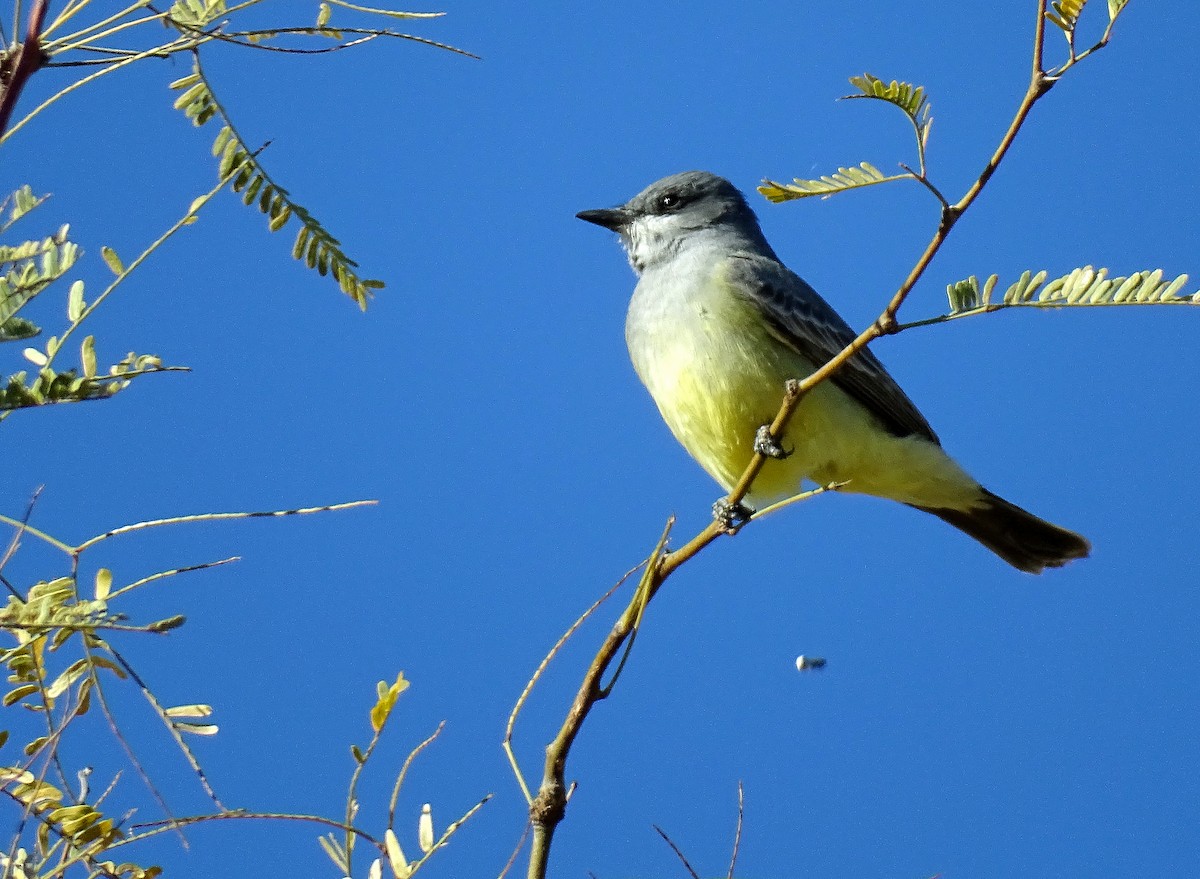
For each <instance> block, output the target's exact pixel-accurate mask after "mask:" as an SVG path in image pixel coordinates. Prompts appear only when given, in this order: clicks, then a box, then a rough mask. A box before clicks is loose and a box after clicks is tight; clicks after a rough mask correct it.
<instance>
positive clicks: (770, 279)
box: [729, 253, 938, 443]
mask: <svg viewBox="0 0 1200 879" xmlns="http://www.w3.org/2000/svg"><path fill="white" fill-rule="evenodd" d="M729 272H730V274H729V280H730V282H731V284H732V287H733V289H734V290H735V291H736V292H737V294H738V295H742V296H745V297H747V298H748V299H750V301H751V302H753V303H754V304H755V305H756V306H757V307H758V308H759V309H760V310H761V311H762V313H763V316H764V317H765V318H766V320H767V324H768V326H769V327H770V328H771V330H772V332H773V333H774V334H775V335H776V336H777V337H778V338H779V340H780V341H782V342H784V343H785V344H787V345H790V346H791V347H792V348H794V349H795V350H796V351H797V352H798V353H799V354H800V355H801V356H802V357H804V358H805V359H806V360H811V361H812V362H813V363H815V364H816V365H817V366H821V365H823V364H825V363H827V362H829V360H831V359H832V358H833V357H834V356H835V355H836V354H837V353H838V352H839V351H841V350H842V349H843V348H845V347H846V346H847V345H848V344H850V342H852V341H854V338H855V336H857V335H858V334H857V333H855V332H854V331H853V330H852V329H850V326H849V324H847V323H846V322H845V321H844V320H842V318H841V316H840V315H839V314H838V313H837V312H836V311H834V310H833V308H831V307H830V305H829V303H827V302H826V301H825V300H824V299H822V298H821V297H820V295H819V294H818V293H817V291H816V290H814V289H813V288H812V287H810V286H809V285H808V284H807V283H805V281H804V279H803V278H801V277H800V276H799V275H797V274H796V273H795V272H793V271H791V270H790V269H788V268H787V267H786V266H784V265H783V264H782V263H780V262H778V261H776V260H774V259H771V258H770V257H766V256H760V255H758V254H751V253H738V254H735V255H734V256H733V257H732V258H731V259H730V262H729ZM800 377H801V378H802V376H800ZM830 381H832V382H833V383H834V384H836V385H837V386H838V387H839V388H841V389H842V390H843V391H845V392H846V393H847V394H849V395H850V396H851V397H853V398H854V399H855V400H857V401H858V402H860V403H862V404H863V406H865V407H866V408H867V410H868V411H869V412H870V413H871V414H872V415H874V416H875V417H876V418H878V419H879V421H880V423H882V424H883V425H884V427H886V428H887V429H888V430H889V431H891V432H892V433H893V434H895V435H896V436H911V435H912V434H917V435H918V436H923V437H925V438H926V439H929V440H932V441H933V442H935V443H936V442H938V438H937V434H935V433H934V432H933V428H931V427H930V426H929V422H927V421H926V420H925V416H923V415H922V414H921V413H920V412H919V411H918V410H917V407H916V406H914V405H913V402H912V400H910V399H908V395H907V394H905V393H904V391H902V390H901V389H900V386H899V385H898V384H896V380H895V379H893V378H892V377H891V376H890V375H888V371H887V370H886V369H884V367H883V364H882V363H880V362H879V359H878V358H877V357H876V356H875V355H874V354H872V353H871V351H870V350H869V349H864V350H863V351H861V352H860V353H858V354H856V355H855V356H854V357H852V358H851V359H850V360H849V361H847V362H846V364H845V365H844V366H843V367H842V368H841V369H840V370H838V371H837V372H836V373H834V375H833V378H831V379H830Z"/></svg>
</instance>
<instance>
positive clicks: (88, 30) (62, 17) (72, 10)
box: [45, 0, 162, 52]
mask: <svg viewBox="0 0 1200 879" xmlns="http://www.w3.org/2000/svg"><path fill="white" fill-rule="evenodd" d="M90 2H91V0H83V2H81V3H76V4H70V3H68V4H67V8H66V9H64V10H63V11H62V12H61V13H60V14H59V16H58V18H56V19H54V21H53V22H51V24H50V26H49V27H48V28H46V33H45V36H50V34H52V33H53V32H54V31H56V30H58V28H59V27H61V26H62V25H64V24H66V23H67V22H68V21H70V20H71V19H72V18H74V17H75V15H76V14H77V13H79V12H80V11H82V10H83V9H84V8H85V7H86V6H87V5H88V4H89V3H90ZM148 5H150V0H137V2H136V3H132V4H130V5H129V6H126V7H125V8H124V9H122V10H121V11H120V12H117V13H114V14H113V15H110V16H109V17H108V18H105V19H102V20H100V21H98V22H96V23H95V24H89V25H88V26H87V27H85V28H83V29H82V30H78V31H76V32H75V33H73V34H69V35H68V36H65V37H63V38H62V39H58V40H51V41H50V42H48V43H46V46H45V49H46V51H47V52H55V51H65V50H64V49H60V47H63V46H66V47H67V48H70V46H69V45H68V44H71V43H79V42H82V41H83V40H84V39H86V37H87V35H88V34H93V33H95V32H96V31H100V30H103V29H104V28H106V27H108V26H109V25H110V24H112V23H113V22H114V21H120V20H121V19H122V18H124V17H125V16H127V15H130V14H132V13H134V12H136V11H137V10H139V9H141V8H142V7H143V6H148ZM161 17H162V16H161V15H155V16H153V18H150V19H146V18H143V19H140V21H148V20H149V21H153V20H154V18H161Z"/></svg>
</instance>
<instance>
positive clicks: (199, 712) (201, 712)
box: [163, 705, 213, 717]
mask: <svg viewBox="0 0 1200 879" xmlns="http://www.w3.org/2000/svg"><path fill="white" fill-rule="evenodd" d="M163 713H164V714H165V715H167V717H211V716H212V713H213V709H212V706H211V705H176V706H175V707H174V708H168V709H166V710H165V711H164V712H163Z"/></svg>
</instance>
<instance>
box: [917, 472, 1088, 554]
mask: <svg viewBox="0 0 1200 879" xmlns="http://www.w3.org/2000/svg"><path fill="white" fill-rule="evenodd" d="M982 491H983V499H982V502H981V503H980V504H979V505H978V506H975V507H972V508H971V509H969V510H951V509H937V508H934V507H917V509H918V510H924V511H925V512H926V513H933V515H935V516H937V517H938V518H939V519H941V520H942V521H943V522H948V523H950V524H951V525H953V526H954V527H955V528H957V529H958V530H959V531H962V532H964V533H965V534H968V535H970V536H971V537H974V538H975V539H976V540H978V541H979V542H980V543H982V544H983V545H984V546H986V547H987V548H988V549H990V550H991V551H992V552H994V553H995V554H996V555H998V556H1000V558H1002V559H1004V560H1005V561H1006V562H1008V563H1009V564H1010V565H1012V566H1013V567H1014V568H1017V569H1019V570H1022V571H1028V572H1029V573H1031V574H1040V573H1041V572H1042V570H1043V569H1045V568H1060V567H1062V566H1063V565H1064V564H1066V563H1067V562H1069V561H1071V559H1081V558H1086V557H1087V555H1088V553H1089V552H1090V551H1091V548H1092V546H1091V544H1090V543H1088V541H1087V539H1086V538H1084V537H1082V536H1081V535H1079V534H1076V533H1075V532H1074V531H1068V530H1067V529H1066V528H1059V527H1058V526H1057V525H1052V524H1050V523H1049V522H1047V521H1046V520H1045V519H1039V518H1038V517H1037V516H1035V515H1033V513H1030V512H1028V511H1026V510H1023V509H1021V508H1020V507H1018V506H1017V505H1016V504H1010V503H1009V502H1008V501H1006V500H1005V499H1004V498H1002V497H999V496H997V495H994V494H992V493H991V492H990V491H988V490H987V489H986V488H985V489H982Z"/></svg>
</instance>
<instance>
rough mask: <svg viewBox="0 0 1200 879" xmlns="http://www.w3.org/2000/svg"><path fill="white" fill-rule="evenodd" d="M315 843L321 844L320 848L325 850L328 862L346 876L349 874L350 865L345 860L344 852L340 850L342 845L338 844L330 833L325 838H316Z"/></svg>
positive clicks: (342, 849)
mask: <svg viewBox="0 0 1200 879" xmlns="http://www.w3.org/2000/svg"><path fill="white" fill-rule="evenodd" d="M317 842H319V843H320V844H321V848H323V849H324V850H325V854H327V855H328V856H329V860H331V861H333V865H334V866H335V867H337V868H338V870H339V871H341V872H342V873H344V874H346V873H349V872H350V864H349V862H348V860H347V858H346V850H345V849H344V848H342V844H341V843H340V842H338V840H337V837H335V836H334V835H333V834H332V833H329V834H326V835H325V836H318V837H317Z"/></svg>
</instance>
